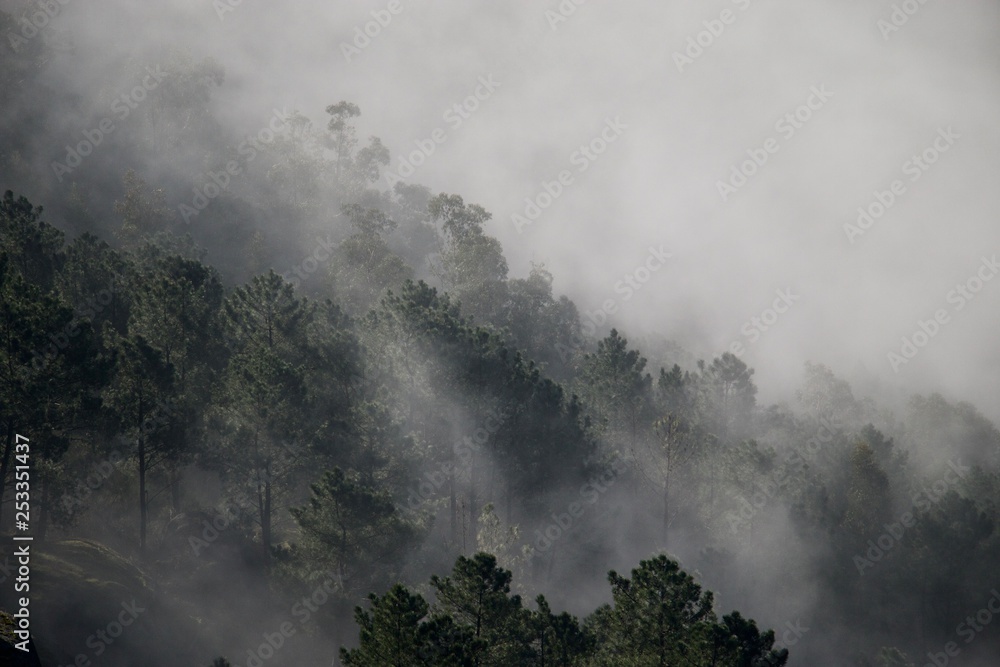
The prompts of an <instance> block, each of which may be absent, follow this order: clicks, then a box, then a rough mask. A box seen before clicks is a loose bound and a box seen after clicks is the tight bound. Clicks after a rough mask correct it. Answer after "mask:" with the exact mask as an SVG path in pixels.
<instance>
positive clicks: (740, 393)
mask: <svg viewBox="0 0 1000 667" xmlns="http://www.w3.org/2000/svg"><path fill="white" fill-rule="evenodd" d="M24 16H29V17H30V14H24V13H23V11H22V12H20V13H18V11H13V12H11V13H0V34H3V35H7V34H15V35H21V34H22V33H23V30H22V27H21V26H22V22H23V20H24ZM56 37H57V36H56V34H51V35H49V37H48V38H46V39H43V38H41V37H38V38H29V37H23V38H22V39H20V40H14V41H11V40H9V39H7V38H4V39H2V40H0V83H2V86H3V90H4V93H3V98H2V102H0V106H2V108H0V112H2V118H3V121H2V123H0V190H5V191H6V192H5V193H4V195H3V198H2V201H0V424H2V427H0V434H2V437H3V440H2V443H0V499H2V502H0V536H2V542H0V544H2V547H0V548H2V551H0V554H2V555H0V558H3V559H4V560H3V561H2V562H0V565H2V568H0V610H2V611H4V612H8V613H10V614H15V613H16V612H17V611H18V609H19V608H20V607H21V606H22V605H23V604H24V603H23V602H21V601H20V599H19V598H20V597H21V595H20V594H19V593H17V592H15V588H14V582H15V577H16V573H17V566H18V561H17V555H16V553H17V552H15V547H16V546H17V543H15V542H13V541H12V540H11V537H12V536H13V535H16V534H17V531H18V527H17V523H16V522H17V521H19V519H17V517H16V509H17V505H18V503H19V501H20V496H19V495H18V493H19V492H21V491H22V490H23V489H22V487H21V486H19V485H18V483H19V481H21V480H22V477H19V476H18V471H19V470H20V469H19V468H18V463H19V458H18V456H19V453H20V452H21V451H22V450H21V449H19V448H18V446H19V443H20V442H21V437H24V438H29V439H30V442H31V450H30V451H31V458H30V516H31V527H32V532H33V536H34V542H33V543H32V545H33V546H32V550H33V552H32V553H33V561H32V567H33V572H32V582H31V595H32V598H31V604H32V608H31V610H32V635H33V641H34V646H35V647H36V648H37V650H38V652H39V656H40V658H41V664H44V665H46V666H48V665H69V664H75V665H89V664H94V665H139V664H142V665H149V666H158V665H163V666H164V667H167V666H173V665H178V666H179V665H203V666H204V667H207V666H208V665H210V664H213V665H215V667H224V666H225V665H229V664H231V665H241V666H242V665H247V667H250V666H253V665H255V666H258V667H259V666H260V665H295V666H299V665H330V664H342V665H353V666H372V667H374V666H382V665H456V666H457V665H479V666H487V665H489V666H494V665H495V666H507V665H510V666H513V665H538V666H548V665H565V666H569V665H580V666H585V665H586V666H590V665H593V666H597V665H607V666H612V665H614V666H622V665H635V666H640V665H699V666H708V665H714V666H719V667H722V666H728V667H761V666H765V665H784V664H788V665H804V664H816V665H838V666H839V665H853V666H856V667H892V666H898V667H903V666H906V665H923V664H925V663H926V662H927V661H931V662H932V664H937V665H944V664H948V662H949V661H950V660H955V662H956V663H958V662H959V659H956V656H959V655H961V658H960V660H961V663H960V664H967V665H975V664H979V665H992V664H996V660H997V658H996V656H997V655H1000V634H998V633H997V624H991V623H990V621H991V620H992V618H993V615H994V614H995V613H997V612H996V611H994V609H1000V606H997V605H1000V593H998V592H997V587H998V586H1000V581H998V580H997V572H996V563H998V562H1000V530H998V528H1000V525H998V522H1000V515H998V507H997V502H998V501H1000V431H998V430H997V428H996V427H995V426H994V425H993V424H992V423H991V422H990V421H989V420H988V419H987V418H986V417H985V416H984V415H983V414H982V413H981V411H980V409H981V408H982V406H979V407H977V406H974V405H971V404H969V403H965V402H959V401H953V400H950V399H948V398H947V397H945V396H944V395H942V394H937V393H934V394H926V393H924V394H916V393H915V394H914V395H912V397H911V398H910V399H909V402H908V404H907V405H906V406H905V407H904V408H902V409H900V408H899V407H898V406H897V405H896V404H895V403H888V402H887V403H883V402H880V400H879V399H880V397H879V396H863V395H861V394H860V392H857V391H856V390H855V389H853V388H852V387H851V386H850V384H849V383H848V382H846V381H844V380H843V379H841V377H840V376H839V374H838V371H837V369H831V368H828V367H826V366H824V365H821V364H816V363H810V362H804V364H803V373H802V374H801V378H800V381H799V384H798V386H797V390H796V392H795V396H796V397H797V398H796V400H794V401H790V402H786V403H782V404H763V403H762V402H760V401H758V400H757V393H758V388H757V384H756V383H755V379H754V370H753V369H752V368H750V367H749V366H748V365H747V363H746V362H745V361H744V360H743V359H742V358H741V357H739V356H737V355H735V354H733V353H732V352H730V351H723V350H720V351H719V353H718V354H717V355H716V356H714V357H712V358H708V359H704V360H696V359H694V358H693V357H692V356H691V355H690V354H688V353H687V352H685V351H684V350H683V349H682V347H681V346H679V345H677V344H673V343H669V342H660V343H655V344H654V343H652V342H651V343H650V347H648V348H646V349H641V347H640V345H639V344H637V343H636V342H635V341H636V340H637V339H636V338H635V337H633V336H630V335H629V332H627V331H623V330H622V331H620V330H618V329H616V328H611V326H610V324H609V325H606V326H605V327H603V328H595V327H594V326H593V325H592V324H591V323H590V322H589V321H587V322H586V324H584V321H583V320H581V316H580V312H579V311H578V308H577V306H576V305H575V304H574V302H573V301H572V300H570V299H569V298H567V297H565V296H561V295H559V294H557V293H555V292H554V290H553V280H554V278H553V275H552V274H551V273H550V272H549V270H547V269H546V267H545V266H544V265H542V264H535V265H534V267H533V268H532V270H531V271H530V272H529V273H527V274H526V275H512V273H511V271H510V270H509V268H508V259H507V258H506V257H505V253H504V248H503V247H502V245H501V244H500V242H499V241H498V240H497V239H496V238H495V237H494V236H493V235H491V225H493V224H494V221H493V220H492V215H491V212H490V211H488V210H486V209H485V208H483V207H482V206H480V205H478V204H476V203H474V202H471V201H466V200H465V199H463V197H462V195H461V194H460V193H459V194H455V193H451V192H434V191H431V190H430V189H429V188H427V187H424V186H422V185H420V184H419V182H418V180H415V179H405V178H404V179H401V178H399V177H398V176H394V177H393V178H386V175H387V173H388V172H389V171H390V170H392V171H397V170H396V169H395V167H394V166H392V165H391V164H390V151H389V148H388V147H386V146H385V145H383V143H382V141H381V140H379V139H378V138H377V137H375V136H367V137H365V136H363V135H365V134H366V132H368V131H369V130H367V129H366V130H362V129H361V128H363V127H365V125H364V118H365V116H364V115H363V112H364V110H363V109H360V108H359V107H358V106H357V105H355V104H354V103H352V102H351V101H349V100H341V99H339V98H338V97H333V98H332V99H330V104H329V106H328V107H327V108H326V113H325V115H324V116H323V117H321V118H309V117H307V116H306V115H304V114H303V113H301V112H299V111H297V110H295V109H286V108H282V107H281V105H280V104H279V103H278V102H276V101H275V102H274V103H271V102H265V103H263V104H262V105H261V106H260V108H259V109H256V110H255V112H259V113H258V115H259V120H260V122H259V125H258V126H256V127H249V128H246V127H239V128H236V127H233V126H231V125H230V124H228V123H227V120H226V118H225V117H224V115H222V114H220V112H219V109H218V108H217V107H216V106H215V105H214V104H213V100H214V98H215V96H216V95H217V94H218V91H219V90H220V89H221V88H222V87H223V86H225V85H226V72H225V69H224V67H223V66H222V65H220V64H219V63H217V62H215V61H212V60H210V59H202V58H201V57H200V56H199V54H197V53H190V52H187V51H184V50H180V49H177V50H170V49H163V48H159V47H157V48H153V47H150V49H149V51H148V52H145V53H140V54H135V53H129V54H125V53H120V52H118V51H117V50H116V49H110V50H109V52H108V53H106V54H95V53H87V52H85V53H81V54H78V56H79V57H81V58H82V57H86V58H92V59H95V61H99V62H100V63H101V67H102V68H103V69H104V70H105V71H109V72H114V77H115V81H116V83H115V84H114V85H110V86H107V85H93V86H89V87H87V88H86V89H85V93H84V94H79V93H77V92H68V91H71V90H72V91H77V90H78V89H77V88H70V87H64V84H65V85H66V86H68V85H69V84H68V83H67V80H65V79H64V78H63V77H65V76H66V73H65V72H66V71H65V70H64V69H59V68H56V67H54V66H53V63H57V62H58V61H59V59H60V58H67V57H69V56H67V53H73V51H72V49H73V48H74V47H73V44H72V39H70V38H65V39H66V40H68V41H60V39H57V38H56ZM119 84H120V85H119ZM335 88H336V87H335V86H333V89H335ZM67 118H70V119H71V120H69V121H67V120H66V119H67ZM372 131H374V129H373V130H372ZM52 145H56V146H63V145H65V148H61V149H60V150H59V151H57V153H58V155H57V156H56V157H55V158H54V157H53V154H52V150H50V147H51V146H52ZM483 159H484V160H487V161H488V159H489V157H488V156H483ZM474 166H476V165H468V167H469V168H473V167H474ZM845 326H850V325H849V324H847V323H845ZM987 400H989V397H983V401H984V402H985V401H987ZM4 618H5V620H9V619H6V617H4ZM751 619H754V620H751ZM126 620H127V621H128V622H126ZM11 627H14V626H13V624H12V626H11ZM4 641H7V642H8V643H10V644H14V643H15V642H16V638H14V637H13V636H10V635H9V632H8V635H7V636H5V637H4ZM0 655H4V654H0ZM213 660H214V661H215V662H214V663H213ZM977 660H978V661H979V662H976V661H977Z"/></svg>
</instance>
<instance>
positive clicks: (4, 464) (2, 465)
mask: <svg viewBox="0 0 1000 667" xmlns="http://www.w3.org/2000/svg"><path fill="white" fill-rule="evenodd" d="M13 454H14V418H13V417H8V418H7V437H6V438H5V441H4V446H3V460H2V461H0V532H3V529H4V527H5V525H6V522H5V521H4V513H3V496H4V493H5V492H6V491H7V486H6V485H7V475H8V474H9V473H10V459H11V457H12V456H13Z"/></svg>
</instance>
